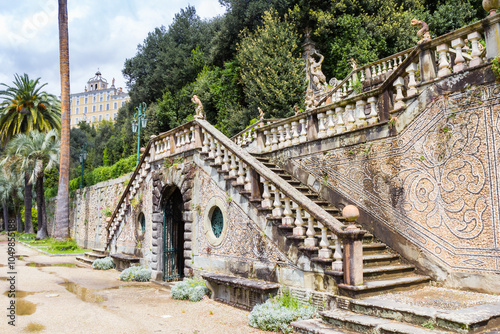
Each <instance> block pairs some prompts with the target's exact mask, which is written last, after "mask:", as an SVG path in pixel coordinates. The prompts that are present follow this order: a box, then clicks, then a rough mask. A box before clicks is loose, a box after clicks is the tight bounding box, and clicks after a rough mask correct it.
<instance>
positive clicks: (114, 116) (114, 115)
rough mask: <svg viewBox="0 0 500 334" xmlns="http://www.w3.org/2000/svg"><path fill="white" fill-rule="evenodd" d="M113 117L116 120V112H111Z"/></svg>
mask: <svg viewBox="0 0 500 334" xmlns="http://www.w3.org/2000/svg"><path fill="white" fill-rule="evenodd" d="M113 119H114V120H115V121H116V113H113Z"/></svg>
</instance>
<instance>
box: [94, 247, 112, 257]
mask: <svg viewBox="0 0 500 334" xmlns="http://www.w3.org/2000/svg"><path fill="white" fill-rule="evenodd" d="M92 253H94V254H103V255H105V256H107V255H108V251H106V250H104V249H100V248H93V249H92Z"/></svg>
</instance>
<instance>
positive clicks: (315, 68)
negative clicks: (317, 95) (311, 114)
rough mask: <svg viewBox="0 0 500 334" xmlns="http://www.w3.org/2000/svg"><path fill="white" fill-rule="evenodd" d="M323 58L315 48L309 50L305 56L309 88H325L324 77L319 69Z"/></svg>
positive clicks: (317, 89) (316, 89) (319, 89)
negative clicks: (306, 56) (311, 50)
mask: <svg viewBox="0 0 500 334" xmlns="http://www.w3.org/2000/svg"><path fill="white" fill-rule="evenodd" d="M317 58H318V59H317ZM324 59H325V57H324V56H323V55H322V54H320V53H319V52H318V51H317V50H314V51H313V52H311V53H310V54H309V57H308V58H307V65H308V66H307V69H308V72H309V73H308V74H309V75H308V79H309V88H312V89H314V90H315V91H323V90H324V89H325V88H326V77H325V75H324V74H323V71H322V70H321V64H322V63H323V60H324Z"/></svg>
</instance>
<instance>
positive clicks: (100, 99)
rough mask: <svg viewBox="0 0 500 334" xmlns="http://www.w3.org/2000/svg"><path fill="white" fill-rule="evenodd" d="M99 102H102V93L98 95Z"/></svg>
mask: <svg viewBox="0 0 500 334" xmlns="http://www.w3.org/2000/svg"><path fill="white" fill-rule="evenodd" d="M99 102H102V93H101V96H99Z"/></svg>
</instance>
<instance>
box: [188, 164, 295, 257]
mask: <svg viewBox="0 0 500 334" xmlns="http://www.w3.org/2000/svg"><path fill="white" fill-rule="evenodd" d="M198 181H199V188H200V189H203V191H200V192H199V205H200V208H199V209H200V213H201V214H199V215H197V217H196V219H195V223H196V226H197V228H196V242H197V247H198V253H199V254H200V255H201V256H217V257H222V258H226V259H228V260H230V259H239V260H243V261H250V262H252V261H260V262H262V263H267V264H275V263H277V262H282V263H289V264H292V263H291V262H290V261H289V260H288V259H287V257H286V256H285V255H284V254H283V253H282V252H281V251H280V250H279V249H278V247H277V246H276V245H275V244H274V243H273V242H272V241H271V240H270V239H269V238H267V237H266V236H264V235H263V233H262V231H261V230H260V229H259V228H258V227H257V226H256V224H255V223H254V222H253V221H252V220H251V219H250V218H249V217H248V215H247V214H246V213H245V212H244V211H243V210H242V209H241V208H240V207H239V206H238V205H236V203H235V202H234V201H233V200H232V199H230V198H229V197H228V195H227V193H226V192H224V191H223V190H222V189H220V188H219V187H218V186H217V184H216V183H215V182H214V181H213V180H212V179H211V178H210V177H209V176H208V175H207V174H205V173H203V172H200V174H199V175H198ZM214 197H218V198H220V200H221V201H222V202H224V203H226V206H225V208H221V209H222V210H226V212H227V217H228V221H227V222H226V223H227V224H229V226H228V229H227V234H226V236H225V237H224V239H223V241H222V242H221V243H220V244H219V245H218V246H215V247H214V246H212V245H210V244H209V242H208V240H207V238H206V236H205V234H206V231H205V224H204V222H203V219H204V217H205V214H204V213H205V212H206V210H210V208H209V207H207V203H208V202H209V201H210V200H211V199H213V198H214Z"/></svg>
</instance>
